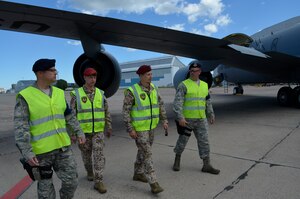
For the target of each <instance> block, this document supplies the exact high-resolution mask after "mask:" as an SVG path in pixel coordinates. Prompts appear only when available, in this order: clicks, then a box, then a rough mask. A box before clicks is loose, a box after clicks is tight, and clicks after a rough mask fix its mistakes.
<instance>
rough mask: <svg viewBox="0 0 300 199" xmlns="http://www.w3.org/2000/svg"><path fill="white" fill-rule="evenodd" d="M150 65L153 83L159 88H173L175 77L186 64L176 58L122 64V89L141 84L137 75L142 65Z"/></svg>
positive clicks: (169, 57)
mask: <svg viewBox="0 0 300 199" xmlns="http://www.w3.org/2000/svg"><path fill="white" fill-rule="evenodd" d="M144 64H145V65H150V66H151V68H152V82H153V83H154V84H155V85H156V86H158V87H170V86H173V77H174V75H175V73H176V72H177V70H178V69H179V68H181V67H184V64H183V63H182V62H181V61H180V60H179V59H178V58H177V57H176V56H164V57H159V58H153V59H144V60H137V61H131V62H125V63H121V64H120V67H121V71H122V75H121V83H120V88H127V87H129V86H132V85H133V84H135V83H137V82H139V76H138V75H137V74H136V73H135V72H136V71H137V69H138V68H139V67H140V66H141V65H144Z"/></svg>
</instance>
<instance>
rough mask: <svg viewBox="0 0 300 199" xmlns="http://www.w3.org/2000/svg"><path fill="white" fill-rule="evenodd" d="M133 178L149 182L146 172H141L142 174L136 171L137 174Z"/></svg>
mask: <svg viewBox="0 0 300 199" xmlns="http://www.w3.org/2000/svg"><path fill="white" fill-rule="evenodd" d="M133 180H134V181H140V182H144V183H147V182H148V180H147V178H146V176H145V174H143V173H141V174H137V173H135V174H134V175H133Z"/></svg>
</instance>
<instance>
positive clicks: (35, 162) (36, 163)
mask: <svg viewBox="0 0 300 199" xmlns="http://www.w3.org/2000/svg"><path fill="white" fill-rule="evenodd" d="M27 163H28V164H29V165H30V166H32V167H33V166H39V161H38V159H37V158H36V157H33V158H31V159H29V160H28V161H27Z"/></svg>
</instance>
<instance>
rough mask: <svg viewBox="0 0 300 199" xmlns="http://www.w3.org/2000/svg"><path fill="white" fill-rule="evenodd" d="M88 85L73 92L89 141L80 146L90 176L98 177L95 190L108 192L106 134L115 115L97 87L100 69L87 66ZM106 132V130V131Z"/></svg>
mask: <svg viewBox="0 0 300 199" xmlns="http://www.w3.org/2000/svg"><path fill="white" fill-rule="evenodd" d="M83 77H84V81H85V84H84V85H83V86H82V87H81V88H79V89H75V90H74V91H72V92H71V97H72V98H71V102H70V104H71V107H72V109H73V110H75V112H76V113H77V119H78V121H79V123H80V126H81V128H82V130H83V131H84V134H85V137H86V142H85V144H80V143H79V145H78V147H79V149H80V150H81V155H82V160H83V163H84V167H85V169H86V171H87V179H88V180H89V181H92V180H94V182H95V184H94V189H96V190H97V191H99V192H100V193H106V191H107V189H106V187H105V185H104V183H103V171H104V166H105V157H104V153H103V150H104V137H105V135H106V136H107V137H110V136H111V134H112V125H111V117H110V113H109V111H108V103H107V100H106V98H105V96H104V92H103V91H102V90H100V89H98V88H96V87H95V84H96V81H97V71H96V70H95V69H93V68H86V69H85V70H84V72H83ZM104 132H105V133H104Z"/></svg>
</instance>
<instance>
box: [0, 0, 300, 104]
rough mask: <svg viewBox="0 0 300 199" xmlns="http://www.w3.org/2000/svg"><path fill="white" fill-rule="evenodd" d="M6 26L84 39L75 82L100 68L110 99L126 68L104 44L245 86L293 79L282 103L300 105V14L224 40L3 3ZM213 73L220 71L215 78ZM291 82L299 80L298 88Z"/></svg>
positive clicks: (180, 75) (2, 25) (1, 22)
mask: <svg viewBox="0 0 300 199" xmlns="http://www.w3.org/2000/svg"><path fill="white" fill-rule="evenodd" d="M0 29H2V30H10V31H18V32H24V33H31V34H39V35H46V36H53V37H60V38H67V39H73V40H80V41H81V44H82V47H83V51H84V53H83V54H82V55H80V56H79V57H78V58H77V60H76V61H75V63H74V66H73V77H74V80H75V82H76V83H77V84H78V85H79V86H81V85H83V83H84V80H83V77H82V73H83V70H84V69H85V68H86V67H88V66H89V65H90V64H92V65H93V66H96V70H97V71H98V74H99V76H98V78H97V83H96V86H97V87H99V88H101V89H102V90H104V92H105V95H106V97H110V96H112V95H113V94H114V93H115V92H116V91H117V90H118V88H119V85H120V79H121V70H120V67H119V64H118V61H117V60H116V58H114V57H113V56H112V55H111V54H109V53H108V52H107V51H105V49H104V47H103V46H102V44H110V45H116V46H122V47H130V48H136V49H142V50H148V51H154V52H160V53H166V54H171V55H178V56H182V57H188V58H192V59H195V61H193V62H200V63H201V65H202V73H201V79H202V80H204V81H207V83H208V84H209V85H210V86H211V85H212V83H213V82H214V83H216V84H218V83H220V82H222V81H223V80H226V81H228V82H234V83H237V84H238V86H237V87H235V88H234V93H235V94H242V93H243V88H242V86H241V85H242V84H245V83H247V84H250V83H288V84H289V86H284V87H282V88H280V89H279V91H278V93H277V101H278V102H279V104H280V105H282V106H290V105H295V106H296V107H298V108H300V86H299V83H300V45H299V41H298V39H299V36H298V35H299V33H300V16H297V17H294V18H291V19H288V20H286V21H283V22H281V23H278V24H276V25H273V26H271V27H269V28H266V29H264V30H262V31H259V32H258V33H256V34H254V35H252V36H251V37H250V36H247V35H245V34H242V33H235V34H230V35H228V36H226V37H224V38H222V39H217V38H212V37H207V36H203V35H197V34H192V33H187V32H182V31H177V30H171V29H167V28H161V27H157V26H151V25H146V24H141V23H136V22H130V21H125V20H120V19H114V18H109V17H100V16H94V15H87V14H82V13H75V12H69V11H63V10H57V9H50V8H44V7H38V6H32V5H26V4H20V3H12V2H5V1H0ZM211 71H214V73H213V74H214V75H213V76H212V74H211ZM187 75H188V67H183V68H181V69H180V70H178V71H177V73H176V74H175V76H174V79H173V83H174V86H175V87H177V85H178V84H179V83H180V82H181V81H183V80H184V79H186V78H187ZM291 84H296V86H295V87H294V88H293V89H292V87H291Z"/></svg>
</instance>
